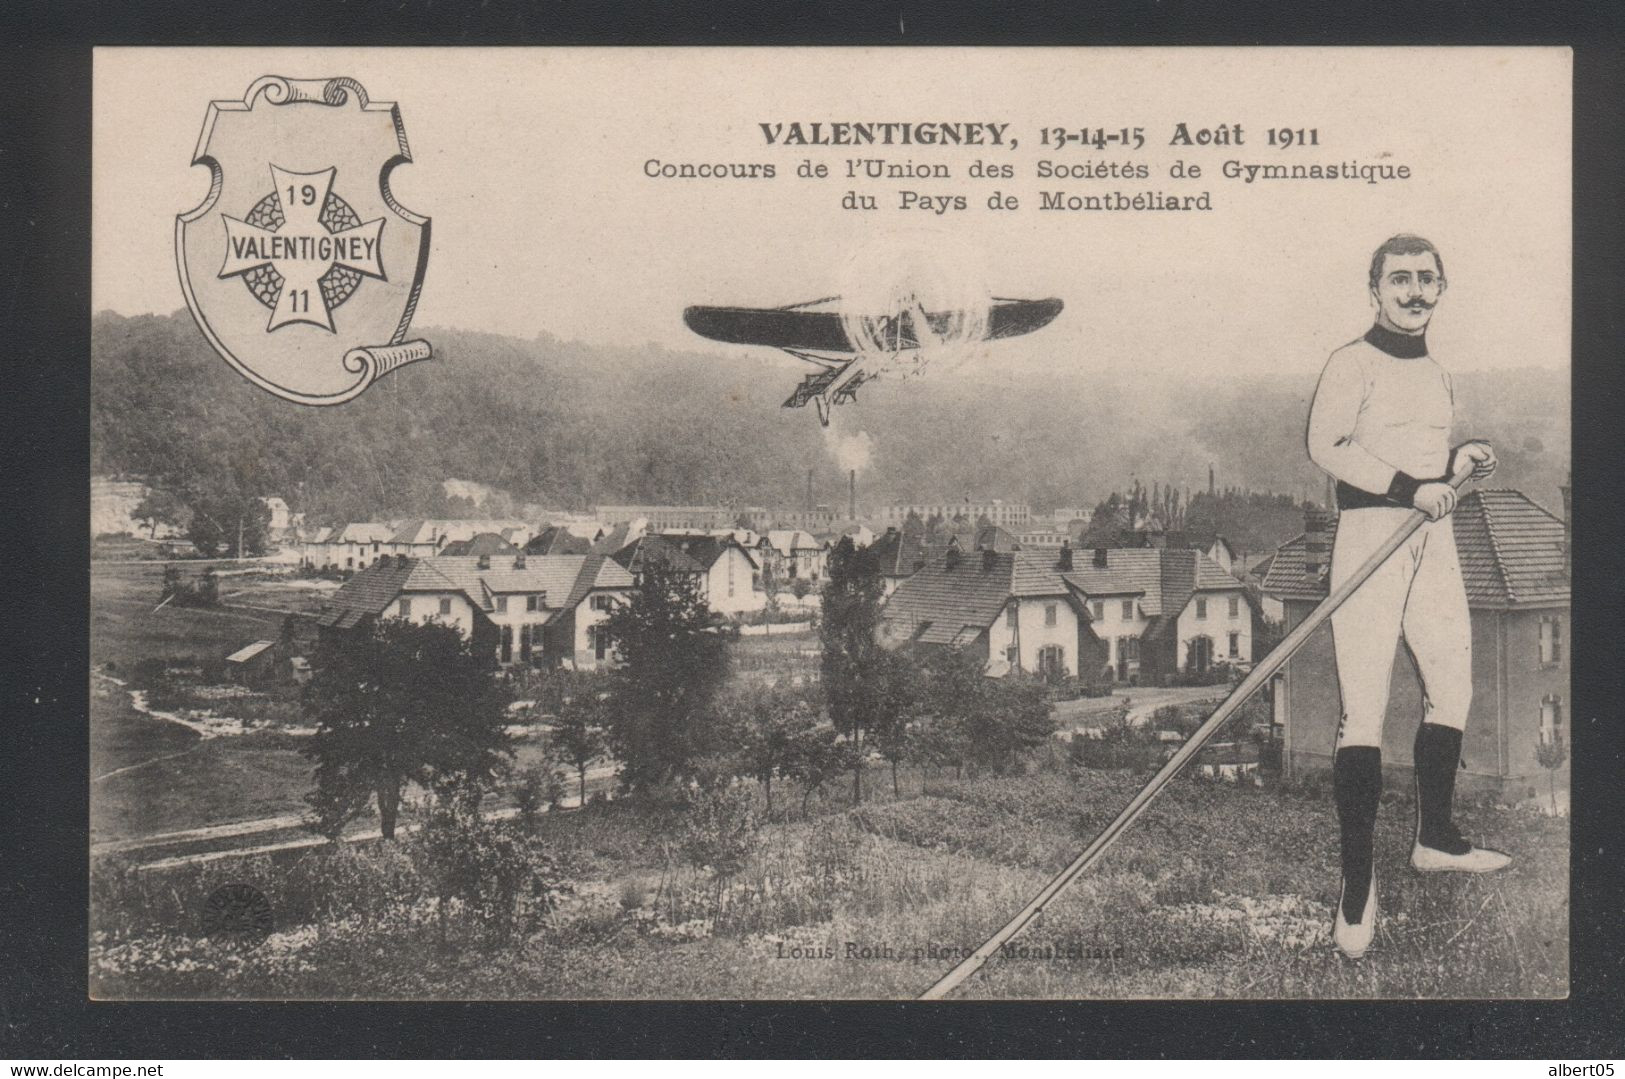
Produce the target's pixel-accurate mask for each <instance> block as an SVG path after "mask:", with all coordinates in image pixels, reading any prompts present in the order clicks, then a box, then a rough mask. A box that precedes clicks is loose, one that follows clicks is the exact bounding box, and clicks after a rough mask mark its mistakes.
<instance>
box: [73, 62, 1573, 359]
mask: <svg viewBox="0 0 1625 1079" xmlns="http://www.w3.org/2000/svg"><path fill="white" fill-rule="evenodd" d="M1570 68H1571V57H1570V53H1569V52H1568V50H1566V49H1528V50H1516V49H1390V50H1359V49H1327V50H1311V49H1284V50H1254V51H1250V50H1227V49H1097V50H1089V49H965V48H943V49H884V50H872V49H816V50H815V49H749V50H727V49H710V48H707V49H699V48H688V49H677V48H672V49H634V48H612V49H585V48H581V49H577V48H570V49H528V48H523V49H522V48H512V49H456V48H440V49H252V48H231V49H173V50H149V49H130V48H113V49H99V50H97V54H96V64H95V73H96V82H95V106H94V124H95V127H94V130H95V144H94V158H93V161H94V176H93V203H94V205H93V237H94V252H93V300H92V302H93V307H94V309H95V310H105V309H111V310H113V311H117V312H119V313H122V314H127V315H133V314H139V313H145V312H159V313H168V312H172V311H175V310H177V309H179V308H181V307H183V305H184V301H183V298H182V295H181V291H180V286H179V283H178V281H177V275H176V272H175V268H174V252H173V246H174V228H175V226H174V219H175V215H176V214H178V213H181V212H184V211H186V210H188V209H190V208H192V207H193V206H195V205H197V204H198V203H200V202H201V201H202V200H203V198H204V196H205V194H206V193H207V190H208V185H209V175H208V171H207V170H206V169H204V168H201V167H193V166H191V165H190V160H191V158H192V155H193V151H194V149H195V147H196V144H197V140H198V134H199V131H200V128H201V124H202V121H203V118H204V111H205V107H206V105H207V103H208V102H209V101H210V100H211V99H227V98H233V97H236V98H240V97H241V95H242V93H243V91H244V90H245V89H246V88H247V86H248V85H249V84H250V83H251V82H252V81H253V80H254V79H255V78H257V77H259V76H261V75H264V74H271V73H275V74H282V75H289V76H295V77H318V76H330V75H347V76H350V77H353V78H355V79H357V80H359V81H360V82H361V83H362V84H363V85H364V86H365V87H366V88H367V91H368V93H369V94H370V96H371V97H372V98H373V99H374V100H393V101H397V102H398V103H399V106H400V110H401V116H402V120H403V122H404V126H405V129H406V134H407V138H408V139H409V141H410V144H411V148H412V154H413V159H414V160H413V162H412V163H411V164H408V165H403V166H401V167H400V168H398V169H396V170H395V172H394V175H393V176H392V181H391V182H392V187H393V191H394V194H395V196H396V198H397V199H399V201H400V202H401V203H403V204H404V205H406V206H407V207H409V208H411V209H412V210H414V211H416V212H418V213H420V214H425V215H428V216H429V217H431V218H432V219H433V228H432V247H431V253H430V258H429V265H428V271H427V276H426V279H425V282H424V286H423V291H422V296H421V300H420V303H419V306H418V310H417V315H416V318H415V319H414V323H413V325H414V328H415V329H417V330H420V331H421V330H423V329H424V328H425V327H435V326H443V327H457V328H462V329H470V330H481V331H488V332H493V333H502V334H509V335H513V336H518V337H525V338H529V337H533V336H535V335H537V334H539V333H547V334H551V335H554V336H556V337H559V338H564V339H572V340H580V341H583V342H587V343H592V344H601V345H616V346H630V347H633V348H640V347H642V346H645V345H647V344H649V343H653V344H655V345H658V346H661V347H665V348H670V349H679V350H689V351H698V350H705V349H710V350H718V349H738V348H739V347H740V346H723V345H713V344H711V343H709V342H705V341H702V340H701V339H699V338H697V337H695V336H694V335H693V334H692V333H690V332H689V331H688V330H687V329H686V328H685V326H684V325H683V322H682V311H683V309H684V308H685V307H686V306H688V305H691V304H728V305H742V306H745V305H754V306H779V305H783V304H789V303H795V302H799V301H805V300H811V299H816V298H819V297H823V296H828V295H830V294H831V293H832V292H834V291H836V290H837V289H838V288H839V287H840V284H839V283H840V282H843V281H850V280H851V279H852V273H853V265H854V259H856V260H859V263H858V270H859V271H861V269H862V260H865V259H868V258H871V257H874V255H873V253H874V252H876V251H880V250H884V249H886V248H888V247H891V246H894V245H895V246H899V247H901V246H905V245H907V246H912V247H913V248H915V249H919V250H923V251H925V252H927V253H928V254H929V253H933V252H943V253H948V252H952V253H953V254H952V255H951V256H949V255H947V254H944V257H952V258H954V259H964V260H966V261H967V264H970V263H974V264H975V271H974V272H975V273H976V274H977V275H979V277H980V279H981V280H984V281H986V283H987V285H988V287H989V288H991V290H992V292H993V293H994V294H996V295H1001V296H1024V297H1044V296H1058V297H1061V298H1062V299H1063V300H1064V301H1065V302H1066V309H1065V311H1064V312H1063V314H1062V315H1061V317H1060V318H1059V319H1057V320H1056V322H1055V323H1054V324H1052V325H1051V326H1050V327H1048V328H1046V329H1044V330H1042V331H1040V332H1038V333H1035V334H1032V335H1031V336H1029V337H1026V338H1021V339H1016V340H1011V341H1006V342H1000V343H998V345H997V346H996V347H995V348H993V349H990V350H989V351H988V352H987V353H986V354H985V356H984V357H983V358H982V360H981V361H980V362H982V363H985V364H988V365H990V368H991V371H996V372H997V373H999V374H1001V375H1010V376H1018V375H1020V374H1021V373H1024V372H1035V373H1036V372H1044V373H1050V372H1064V371H1068V370H1089V371H1104V372H1108V373H1119V374H1121V375H1123V376H1124V377H1125V378H1128V377H1139V376H1150V377H1156V376H1162V377H1193V376H1208V375H1222V374H1225V373H1228V372H1235V373H1240V374H1248V375H1257V374H1266V373H1281V374H1283V375H1288V376H1292V377H1298V376H1307V375H1312V374H1313V373H1314V372H1316V371H1318V370H1319V368H1320V366H1321V365H1322V364H1323V363H1324V361H1325V357H1326V355H1327V354H1328V353H1329V352H1330V351H1331V350H1332V349H1334V348H1336V347H1338V346H1339V345H1341V344H1343V343H1345V342H1347V341H1348V340H1351V339H1352V338H1354V337H1357V336H1358V335H1359V334H1360V333H1362V332H1364V330H1365V329H1366V327H1367V326H1368V325H1369V323H1370V320H1371V317H1372V309H1371V306H1370V300H1369V296H1368V293H1367V291H1366V287H1365V276H1366V267H1367V263H1368V261H1369V258H1370V252H1371V251H1372V249H1373V248H1374V247H1375V246H1376V245H1377V244H1378V243H1379V242H1381V241H1382V240H1383V239H1384V238H1386V237H1387V236H1389V235H1391V234H1393V233H1396V232H1416V233H1420V234H1422V235H1425V236H1427V237H1429V238H1430V239H1432V240H1433V241H1434V242H1435V243H1436V244H1437V245H1438V247H1439V249H1440V251H1441V252H1442V253H1443V255H1444V259H1445V266H1446V273H1447V276H1448V278H1449V283H1450V287H1449V291H1448V293H1447V295H1446V297H1445V299H1444V301H1443V302H1442V303H1441V305H1440V307H1439V310H1438V313H1437V315H1436V317H1435V322H1434V325H1433V327H1432V329H1431V330H1430V334H1429V340H1430V344H1431V346H1432V351H1433V354H1434V355H1435V356H1436V357H1438V358H1439V359H1440V360H1441V362H1443V363H1444V364H1445V365H1446V366H1447V367H1449V368H1451V369H1453V370H1483V369H1495V368H1507V367H1541V368H1547V369H1555V370H1563V369H1566V368H1567V366H1568V363H1569V316H1570V313H1569V305H1570V290H1571V281H1570V276H1569V274H1570V269H1569V267H1570V247H1571V236H1570V159H1569V144H1570V133H1571V132H1570V114H1571V107H1570V84H1571V80H1570ZM840 120H852V121H954V122H982V123H1005V124H1008V125H1009V129H1008V131H1007V133H1006V136H1005V137H1006V140H1008V139H1009V138H1011V137H1014V138H1016V139H1018V140H1019V141H1018V144H1017V146H1016V147H1015V148H1014V149H1009V148H1006V147H989V148H987V149H986V151H985V152H977V151H973V150H969V149H966V148H963V147H961V148H954V149H930V148H922V147H862V148H852V147H834V146H823V147H787V146H782V145H767V143H766V142H765V140H764V137H763V134H762V132H761V130H760V127H759V125H760V124H762V123H789V122H792V121H800V122H803V123H810V122H812V121H822V122H825V123H826V124H827V123H829V122H833V121H840ZM1182 122H1183V123H1185V124H1187V125H1189V127H1190V129H1191V130H1193V131H1194V130H1196V129H1199V128H1215V127H1218V126H1219V125H1231V124H1236V123H1240V124H1241V125H1242V126H1243V138H1244V143H1243V145H1241V146H1235V145H1230V146H1205V147H1203V146H1194V147H1175V146H1170V145H1168V141H1169V138H1170V136H1171V135H1172V133H1173V132H1174V130H1175V125H1176V124H1179V123H1182ZM1051 126H1062V127H1066V128H1070V129H1073V130H1075V129H1077V128H1079V127H1084V126H1088V127H1110V128H1113V129H1115V128H1119V127H1123V126H1129V127H1134V126H1139V127H1143V128H1144V130H1145V135H1146V144H1145V146H1144V148H1143V149H1139V150H1127V151H1125V150H1123V149H1115V148H1114V149H1109V150H1104V151H1099V150H1096V149H1094V148H1092V147H1090V148H1080V147H1078V146H1069V147H1067V148H1065V149H1055V148H1046V147H1044V146H1042V145H1040V130H1041V129H1042V128H1044V127H1051ZM1272 126H1284V127H1289V128H1291V129H1293V130H1297V129H1299V128H1302V129H1305V130H1308V129H1311V128H1313V129H1314V130H1315V131H1316V132H1317V134H1318V140H1319V144H1320V145H1319V146H1318V147H1313V148H1301V149H1298V148H1294V149H1280V148H1276V147H1271V146H1269V145H1268V144H1267V142H1266V138H1265V132H1266V129H1268V128H1270V127H1272ZM854 157H885V158H887V159H888V160H891V161H894V162H918V163H930V162H942V163H946V164H948V165H949V166H950V168H951V169H952V170H953V174H954V175H953V177H952V178H951V179H949V180H938V179H931V180H902V181H895V182H890V181H867V180H866V181H855V182H851V183H848V182H847V181H846V180H844V179H842V178H840V175H839V174H840V173H842V172H843V171H844V168H845V162H846V161H847V160H848V159H849V158H854ZM651 159H655V160H658V161H661V162H707V163H708V162H741V163H752V162H754V163H772V164H774V165H775V166H776V168H777V172H778V175H777V177H776V178H775V179H773V180H755V181H746V180H732V181H716V180H682V179H658V178H650V177H648V176H646V175H645V167H646V163H647V162H648V161H650V160H651ZM977 160H983V161H987V162H992V163H996V164H1005V163H1008V164H1010V165H1012V166H1013V168H1014V172H1015V176H1014V177H1013V178H1008V179H973V178H970V177H968V176H966V175H965V172H966V170H967V168H968V167H969V165H970V164H971V163H972V162H974V161H977ZM1044 160H1050V161H1054V162H1060V163H1067V164H1081V163H1084V162H1113V161H1116V162H1123V161H1133V162H1138V163H1143V164H1146V165H1147V166H1149V168H1150V172H1151V175H1150V177H1149V178H1148V179H1145V180H1116V181H1111V180H1084V179H1072V180H1065V181H1062V180H1041V179H1039V178H1038V177H1037V176H1036V175H1035V173H1036V170H1037V168H1038V167H1039V162H1041V161H1044ZM1176 160H1184V161H1186V162H1187V163H1195V164H1198V165H1199V166H1200V167H1201V168H1202V169H1203V170H1204V176H1203V178H1202V179H1200V180H1182V181H1175V180H1171V179H1169V178H1168V177H1167V176H1166V169H1167V167H1168V166H1169V165H1171V164H1172V163H1173V162H1174V161H1176ZM1228 160H1237V161H1243V162H1246V163H1251V164H1287V165H1291V164H1296V163H1304V164H1309V163H1316V164H1322V165H1336V164H1338V163H1339V162H1343V161H1356V162H1359V163H1361V164H1393V165H1399V164H1403V165H1406V166H1407V167H1408V168H1409V169H1410V170H1411V173H1412V178H1411V179H1410V180H1408V181H1403V182H1399V181H1395V182H1385V183H1379V184H1375V185H1372V184H1365V183H1359V182H1346V181H1335V182H1334V181H1313V182H1310V181H1298V182H1286V181H1273V182H1269V181H1259V182H1256V183H1253V184H1245V183H1242V182H1240V181H1237V180H1228V179H1224V178H1223V177H1221V176H1220V169H1221V167H1222V166H1223V164H1224V162H1225V161H1228ZM802 161H812V162H814V163H824V164H826V165H828V166H829V168H830V171H831V173H832V174H836V175H835V176H834V177H832V178H830V179H824V180H803V179H799V178H797V177H796V176H795V171H796V166H797V165H798V164H799V163H801V162H802ZM848 190H861V191H863V192H864V193H868V194H874V195H875V196H877V198H878V201H879V204H880V206H881V208H880V209H879V210H875V211H868V212H859V211H850V210H844V209H842V208H841V206H840V202H841V198H842V196H843V195H844V194H845V193H846V192H847V191H848ZM902 190H917V191H920V192H922V193H927V194H936V195H941V194H950V195H951V194H963V195H965V196H966V200H967V208H966V209H965V210H964V211H958V212H950V213H947V214H943V215H936V214H934V213H930V212H929V211H924V212H922V211H918V210H914V211H903V210H900V209H896V208H895V206H896V203H897V202H898V201H899V199H900V195H899V194H898V192H900V191H902ZM995 190H998V191H1002V192H1004V193H1006V194H1015V195H1017V197H1019V198H1020V199H1021V201H1022V203H1023V207H1022V208H1021V209H1019V210H1016V211H992V210H987V209H985V208H984V205H985V203H986V200H987V199H988V197H989V196H990V195H991V194H992V193H993V192H994V191H995ZM1047 190H1050V191H1052V190H1064V191H1066V192H1068V193H1074V194H1095V193H1101V192H1104V191H1111V190H1121V191H1124V192H1126V193H1128V194H1133V193H1136V192H1139V191H1147V190H1155V191H1160V192H1174V193H1183V194H1195V193H1198V192H1201V191H1208V192H1210V197H1211V201H1212V203H1213V205H1214V210H1213V211H1212V212H1190V213H1160V214H1148V213H1112V212H1098V213H1068V212H1063V211H1040V210H1038V209H1036V203H1037V201H1038V198H1039V193H1040V192H1041V191H1047ZM785 362H786V366H787V377H793V375H794V374H798V373H799V372H798V371H794V370H793V369H794V368H795V367H796V365H795V364H794V363H793V362H792V361H789V360H786V361H785ZM983 373H989V372H983Z"/></svg>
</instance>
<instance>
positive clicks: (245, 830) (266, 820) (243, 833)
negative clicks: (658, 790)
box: [90, 746, 619, 868]
mask: <svg viewBox="0 0 1625 1079" xmlns="http://www.w3.org/2000/svg"><path fill="white" fill-rule="evenodd" d="M193 748H194V749H195V748H196V747H195V746H194V747H193ZM185 752H187V753H190V752H191V750H186V751H185ZM170 756H180V754H170ZM162 759H165V758H161V757H155V758H153V760H149V761H143V762H141V764H135V765H131V766H130V768H140V767H142V766H144V765H147V764H151V763H153V761H156V760H162ZM618 767H619V766H618V765H616V764H613V763H610V764H600V765H595V766H594V767H592V768H588V769H587V783H588V794H589V796H590V795H591V794H594V793H596V792H595V791H594V790H593V789H592V788H593V786H594V785H596V786H597V787H598V789H599V790H602V789H603V787H604V781H605V780H609V779H613V778H614V777H615V773H616V771H617V769H618ZM128 770H129V769H128V768H124V769H120V771H128ZM113 774H115V773H111V772H110V773H108V775H113ZM102 778H106V777H105V776H104V777H102ZM567 786H568V787H569V788H570V790H571V792H572V793H570V794H568V795H566V796H565V798H563V799H562V800H561V801H560V802H559V808H560V809H578V808H580V799H579V798H578V797H577V796H576V795H575V793H574V789H575V777H574V776H573V775H572V776H571V777H570V782H569V784H567ZM517 812H518V810H516V809H513V808H511V807H510V808H505V809H496V810H493V811H491V812H490V813H488V814H486V816H487V817H488V818H490V819H493V820H505V819H507V818H508V817H512V816H514V815H515V814H516V813H517ZM304 819H305V818H304V817H303V816H302V815H297V814H289V815H284V816H280V817H263V818H261V819H259V820H245V821H232V822H230V823H227V824H214V825H208V826H205V827H201V828H186V829H183V830H181V831H178V832H156V833H154V834H152V835H145V836H137V837H136V838H134V839H116V840H109V841H107V842H104V843H93V844H91V847H90V853H91V854H92V856H95V855H102V854H124V853H129V852H131V851H141V850H150V849H153V848H155V847H170V846H176V845H179V844H185V843H205V842H210V841H215V840H236V839H252V838H253V837H255V836H261V837H264V836H270V835H274V834H275V833H277V832H286V831H289V830H291V829H295V828H300V827H303V825H304ZM376 828H377V824H376V823H367V824H363V825H361V826H359V827H358V829H357V830H356V831H354V832H352V833H351V834H349V835H346V836H345V837H344V838H345V841H346V842H351V841H354V840H356V839H365V838H368V837H369V836H371V835H373V834H374V831H375V830H376ZM396 831H397V832H409V831H411V828H410V827H408V826H406V825H402V826H401V827H400V828H398V829H396ZM325 842H326V840H325V839H322V838H320V837H318V836H300V837H298V838H295V839H288V840H284V841H282V842H276V843H269V844H261V845H256V846H247V847H243V846H232V847H230V848H227V849H225V850H212V851H200V852H197V853H193V854H183V855H176V856H174V857H170V858H160V859H157V860H156V861H153V862H150V863H147V866H146V867H151V868H158V867H163V866H175V865H190V864H193V863H197V862H208V861H214V860H216V859H219V858H230V857H236V856H239V855H246V854H267V853H271V852H274V851H279V850H293V849H296V848H299V847H305V846H314V845H317V844H320V843H325Z"/></svg>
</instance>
